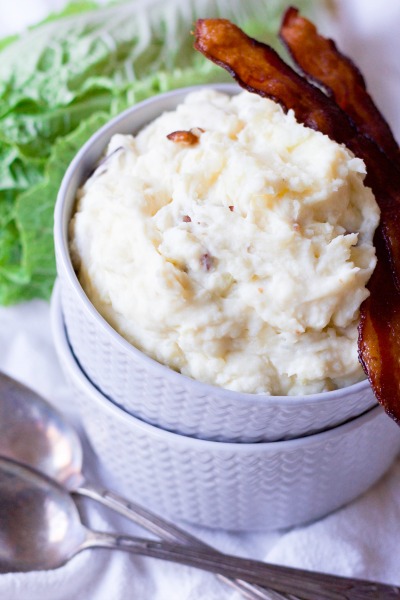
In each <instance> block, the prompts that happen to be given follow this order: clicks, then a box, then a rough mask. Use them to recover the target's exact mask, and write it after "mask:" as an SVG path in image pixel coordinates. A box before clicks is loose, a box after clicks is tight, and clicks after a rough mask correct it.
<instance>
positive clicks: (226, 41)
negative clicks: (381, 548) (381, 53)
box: [195, 19, 400, 421]
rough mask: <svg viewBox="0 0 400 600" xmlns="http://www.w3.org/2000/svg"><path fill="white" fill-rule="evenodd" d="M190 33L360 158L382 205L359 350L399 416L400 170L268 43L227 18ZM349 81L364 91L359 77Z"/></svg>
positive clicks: (249, 82)
mask: <svg viewBox="0 0 400 600" xmlns="http://www.w3.org/2000/svg"><path fill="white" fill-rule="evenodd" d="M195 35H196V41H195V47H196V48H197V49H198V50H199V51H200V52H202V53H203V54H204V55H205V56H206V57H207V58H209V59H210V60H212V61H213V62H215V63H216V64H218V65H220V66H222V67H224V68H225V69H226V70H227V71H228V72H229V73H230V74H231V75H232V76H233V77H234V78H235V79H236V80H237V81H238V83H239V84H240V85H241V86H242V87H244V88H246V89H247V90H249V91H251V92H255V93H257V94H259V95H261V96H264V97H268V98H271V99H273V100H275V101H277V102H279V103H280V104H281V105H282V107H283V108H284V109H285V110H289V109H292V110H293V111H294V113H295V115H296V118H297V120H298V121H300V122H302V123H304V124H305V125H307V126H308V127H311V128H313V129H316V130H319V131H321V132H322V133H325V134H326V135H328V136H329V137H330V138H331V139H333V140H335V141H337V142H339V143H344V144H346V146H347V147H348V148H349V149H350V150H352V151H353V153H354V154H355V155H356V156H359V157H360V158H362V159H363V160H364V162H365V163H366V166H367V177H366V184H367V185H369V186H370V187H371V188H372V189H373V191H374V193H375V196H376V199H377V201H378V204H379V206H380V208H381V224H380V227H379V229H378V231H377V233H376V235H375V244H376V248H377V256H378V264H377V267H376V269H375V271H374V274H373V276H372V278H371V281H370V285H369V288H370V292H371V294H370V297H369V298H368V299H367V300H366V301H365V302H364V303H363V305H362V311H361V322H360V337H359V354H360V361H361V363H362V365H363V367H364V369H365V371H366V373H367V375H368V378H369V380H370V382H371V385H372V387H373V389H374V392H375V394H376V396H377V399H378V400H379V402H380V403H381V404H382V405H383V406H384V408H385V410H386V411H387V412H388V414H389V415H390V416H391V417H392V418H394V419H395V420H396V421H400V393H399V391H400V360H399V358H397V357H400V292H399V289H400V247H399V245H398V244H397V243H396V237H397V235H396V233H397V232H398V231H400V170H398V169H397V168H395V167H394V165H393V162H392V161H391V160H390V159H389V158H388V157H387V156H386V154H385V153H384V152H383V151H382V150H381V149H380V148H379V147H378V145H377V144H376V143H375V141H374V140H373V139H371V138H370V137H367V136H366V135H364V133H363V132H362V131H360V130H359V129H358V128H357V126H356V125H355V123H354V121H353V120H352V119H351V118H350V117H349V116H348V115H347V114H346V112H345V111H344V110H342V109H341V108H340V107H339V106H338V105H337V104H336V102H335V101H334V100H333V99H332V98H329V97H328V96H327V95H326V94H324V93H323V92H322V91H321V90H320V89H318V88H317V87H315V86H314V85H312V84H311V83H310V82H308V81H306V79H304V78H303V77H302V76H301V75H299V74H298V73H296V72H295V71H294V70H293V69H291V68H290V67H289V66H288V65H287V64H286V63H284V62H283V61H282V60H281V58H280V57H279V56H278V55H277V53H276V52H274V50H272V49H271V48H270V47H269V46H266V45H265V44H262V43H261V42H258V41H256V40H254V39H252V38H250V37H248V36H247V35H246V34H245V33H244V32H243V31H241V30H240V29H239V28H238V27H236V26H235V25H234V24H232V23H230V22H229V21H227V20H225V19H202V20H199V21H198V22H197V24H196V31H195ZM355 81H357V83H358V85H359V87H360V88H361V89H362V88H363V87H364V89H365V86H364V83H363V79H362V78H361V80H360V79H359V78H355ZM344 94H345V95H346V92H344ZM380 130H381V131H382V130H383V128H382V126H381V127H380ZM399 237H400V236H399Z"/></svg>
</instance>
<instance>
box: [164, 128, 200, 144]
mask: <svg viewBox="0 0 400 600" xmlns="http://www.w3.org/2000/svg"><path fill="white" fill-rule="evenodd" d="M203 132H204V129H201V128H200V127H192V129H189V130H182V131H173V132H172V133H169V134H168V135H167V138H168V139H169V140H171V142H175V143H176V144H183V145H184V146H194V145H195V144H197V143H198V141H199V137H200V136H201V134H202V133H203Z"/></svg>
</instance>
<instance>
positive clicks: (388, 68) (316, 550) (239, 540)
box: [0, 0, 400, 600]
mask: <svg viewBox="0 0 400 600" xmlns="http://www.w3.org/2000/svg"><path fill="white" fill-rule="evenodd" d="M63 4H64V0H14V1H13V2H10V1H9V0H0V15H1V17H0V36H2V35H6V34H8V33H12V32H13V31H18V30H21V29H22V28H23V27H25V26H26V25H27V24H29V23H31V22H34V21H36V20H37V19H40V18H42V17H44V16H45V15H46V14H47V12H48V11H49V10H52V9H56V8H59V7H61V6H62V5H63ZM340 6H341V11H340V18H339V20H337V21H330V22H327V23H326V24H325V25H324V27H325V31H326V32H329V33H332V32H334V33H335V37H336V39H337V40H338V41H339V42H340V46H341V48H342V49H343V50H344V51H345V52H346V53H348V54H350V55H351V56H352V57H353V59H354V60H355V61H356V62H357V63H358V64H359V66H360V67H361V68H362V70H363V72H364V74H365V75H366V79H367V82H368V84H369V87H370V89H371V90H372V91H373V93H374V96H375V98H376V101H377V103H378V105H379V106H380V107H381V109H382V110H383V112H384V113H385V115H386V117H387V118H388V120H389V121H390V123H391V124H392V126H393V128H394V131H395V133H396V135H397V138H398V139H400V109H399V102H400V61H399V60H398V57H399V55H400V36H399V34H398V30H399V26H400V2H399V0H342V2H341V3H340ZM0 348H1V352H0V369H2V370H4V371H5V372H7V373H9V374H10V375H13V376H15V377H16V378H18V379H20V380H22V381H23V382H25V383H26V384H28V385H30V386H31V387H33V388H35V389H36V390H38V391H39V392H41V393H42V394H43V395H44V396H46V397H47V398H48V399H49V400H51V401H53V402H54V403H55V404H56V405H57V406H59V407H61V408H65V407H66V406H67V405H68V395H69V390H68V386H67V384H66V381H65V379H64V377H63V374H62V372H61V369H60V366H59V364H58V362H57V358H56V356H55V351H54V347H53V342H52V334H51V330H50V320H49V306H48V304H47V303H45V302H41V301H33V302H29V303H25V304H21V305H18V306H14V307H9V308H0ZM399 435H400V432H399ZM87 466H88V467H89V470H90V464H89V465H87ZM88 508H89V514H90V520H91V524H92V525H94V526H96V527H97V528H99V529H106V528H109V529H120V530H122V529H123V530H124V531H126V532H133V533H137V534H141V535H143V532H142V531H140V530H139V529H138V528H136V527H135V526H133V525H130V524H129V523H127V522H126V521H124V520H122V519H118V518H115V517H114V516H112V515H110V513H107V512H105V511H103V510H100V509H97V508H96V507H95V505H94V504H91V505H90V506H89V507H88ZM193 531H194V532H195V533H196V534H197V535H198V536H200V537H202V538H203V539H204V540H205V541H208V542H210V543H213V544H214V545H215V546H217V547H218V548H220V549H221V550H225V551H227V552H230V553H236V554H240V555H242V556H251V557H254V558H258V559H261V560H265V561H269V562H276V563H279V564H285V565H292V566H296V567H301V568H306V569H312V570H318V571H325V572H329V573H337V574H341V575H348V576H355V577H362V578H368V579H376V580H379V581H382V582H386V583H393V584H397V585H400V553H399V550H398V548H399V540H400V460H398V461H397V462H396V463H395V464H394V465H393V467H392V468H391V470H390V471H389V472H388V473H387V474H386V475H385V476H384V478H383V479H382V480H381V481H380V482H379V483H378V484H377V485H375V486H374V487H373V488H372V489H371V490H369V491H368V492H367V493H366V494H364V495H363V496H362V497H361V498H359V499H357V500H356V501H354V502H353V503H351V504H350V505H349V506H346V507H345V508H343V509H341V510H339V511H337V512H336V513H334V514H331V515H329V516H327V517H326V518H324V519H322V520H320V521H318V522H316V523H312V524H309V525H307V526H306V527H301V528H297V529H294V530H291V531H284V532H282V531H281V532H275V533H270V534H265V533H260V534H254V533H252V534H228V533H225V532H221V531H217V532H211V531H206V530H202V529H193ZM0 598H1V599H2V600H16V599H18V600H36V599H37V600H70V599H71V598H82V599H85V600H125V599H127V598H131V599H134V600H150V599H151V600H172V599H173V600H199V599H204V600H223V599H230V600H238V599H239V594H238V593H237V592H234V591H231V590H230V589H229V588H227V587H225V586H224V585H223V584H221V583H219V582H218V581H217V580H216V579H215V578H214V577H213V576H212V575H208V574H204V573H202V572H200V571H196V570H194V569H190V568H186V567H181V566H176V565H172V564H171V565H170V564H168V563H163V562H160V561H156V560H153V559H147V558H140V557H134V556H129V555H124V554H122V553H118V552H109V551H105V550H97V551H87V552H84V553H82V554H81V555H79V556H78V557H76V558H75V559H74V560H72V561H71V562H70V563H69V564H68V565H67V566H66V567H63V568H61V569H58V570H56V571H51V572H41V573H28V574H10V575H2V576H0Z"/></svg>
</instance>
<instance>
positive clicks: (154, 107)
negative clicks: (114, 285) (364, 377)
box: [52, 86, 400, 530]
mask: <svg viewBox="0 0 400 600" xmlns="http://www.w3.org/2000/svg"><path fill="white" fill-rule="evenodd" d="M214 87H216V88H217V89H220V90H221V89H222V90H223V91H225V92H227V93H235V92H236V87H235V86H214ZM188 91H189V90H188V89H184V90H177V91H175V92H171V93H168V94H163V95H160V96H157V97H156V98H153V99H151V100H148V101H145V102H143V103H141V104H139V105H137V106H135V107H134V108H132V109H129V110H128V111H126V112H124V113H122V114H121V115H120V116H119V117H117V118H116V119H114V120H112V121H111V122H110V123H108V124H107V125H106V126H105V127H103V128H102V129H101V130H99V131H98V132H97V134H95V135H94V136H93V137H92V138H91V139H90V140H89V141H88V142H87V143H86V145H85V146H84V147H83V148H82V149H81V151H80V152H79V153H78V154H77V156H76V157H75V159H74V161H73V162H72V163H71V165H70V167H69V168H68V170H67V172H66V175H65V177H64V180H63V183H62V186H61V189H60V193H59V197H58V200H57V206H56V211H55V247H56V259H57V271H58V283H57V285H56V286H55V289H54V293H53V299H52V323H53V331H54V337H55V342H56V347H57V351H58V354H59V357H60V361H61V364H62V365H63V367H64V369H65V373H66V375H67V377H68V379H69V381H70V382H71V384H72V387H73V388H74V392H75V393H74V398H75V400H76V406H77V410H78V411H79V413H80V416H81V419H82V422H83V425H84V428H85V430H86V433H87V436H88V439H89V442H90V444H91V446H92V448H93V450H94V452H95V453H96V455H97V457H98V459H99V461H100V463H101V466H102V469H103V472H104V474H105V476H106V477H107V481H108V483H109V484H112V485H113V487H114V488H115V489H117V490H119V491H120V492H121V493H123V494H125V495H127V496H131V497H132V498H133V499H135V500H136V501H138V502H142V503H143V504H145V505H146V506H148V507H150V508H152V509H153V510H155V511H158V512H159V513H162V514H166V515H168V516H169V517H170V518H171V519H177V520H178V519H179V520H185V521H189V522H192V523H196V524H200V525H205V526H208V527H215V528H224V529H230V530H268V529H274V528H283V527H290V526H294V525H298V524H300V523H304V522H306V521H309V520H312V519H316V518H318V517H321V516H322V515H324V514H327V513H328V512H330V511H332V510H335V509H336V508H338V507H340V506H342V505H343V504H345V503H346V502H349V501H350V500H352V499H353V498H355V497H356V496H358V495H359V494H361V493H362V492H363V491H365V490H366V489H367V488H368V487H369V486H370V485H372V484H373V483H374V482H375V481H376V480H377V479H378V478H379V477H380V476H381V475H382V474H383V473H384V472H385V470H386V469H387V468H388V467H389V465H390V464H391V462H392V461H393V459H394V457H395V456H396V455H397V453H398V452H399V450H400V435H399V432H398V428H397V426H396V425H395V424H394V423H393V422H392V421H391V420H390V419H389V418H388V417H387V416H386V415H385V414H384V412H383V410H382V409H381V408H380V407H378V406H377V403H376V400H375V397H374V395H373V393H372V390H371V388H370V386H369V384H368V382H367V381H363V382H360V383H357V384H355V385H352V386H350V387H347V388H344V389H341V390H336V391H331V392H325V393H321V394H314V395H308V396H295V397H289V396H285V397H280V396H268V395H260V394H242V393H239V392H234V391H230V390H224V389H222V388H219V387H216V386H212V385H208V384H205V383H201V382H198V381H195V380H193V379H190V378H189V377H186V376H184V375H182V374H180V373H177V372H175V371H173V370H172V369H170V368H168V367H166V366H164V365H161V364H159V363H158V362H156V361H155V360H153V359H151V358H149V357H148V356H146V355H145V354H143V353H142V352H141V351H140V350H138V349H137V348H135V347H134V346H132V345H131V344H130V343H128V342H127V341H126V340H125V339H123V338H122V337H121V336H120V335H119V334H118V333H117V332H116V331H115V330H114V329H113V328H112V327H111V326H110V325H109V324H108V323H107V322H106V321H105V320H104V319H103V317H102V316H101V315H100V314H99V313H98V312H97V311H96V309H95V308H94V306H93V305H92V304H91V302H90V300H89V299H88V297H87V296H86V294H85V292H84V291H83V289H82V287H81V286H80V283H79V281H78V278H77V276H76V274H75V272H74V269H73V266H72V262H71V258H70V254H69V249H68V245H69V244H68V226H69V221H70V219H71V216H72V214H73V211H74V204H75V198H76V193H77V190H78V188H79V187H80V186H81V185H82V183H83V182H84V181H85V179H86V178H87V176H88V174H89V173H90V172H92V171H93V166H94V165H95V164H96V163H97V161H98V160H99V158H100V157H101V155H102V153H103V152H104V149H105V147H106V146H107V143H108V141H109V140H110V138H111V136H112V135H113V134H115V133H132V132H135V131H137V130H139V129H140V128H141V127H143V125H145V124H147V123H148V122H150V121H152V120H153V119H154V118H156V117H157V116H158V115H159V114H161V113H162V112H164V111H166V110H171V109H173V108H175V107H176V106H177V105H178V104H179V103H180V102H182V100H183V98H184V97H185V96H186V94H187V93H188Z"/></svg>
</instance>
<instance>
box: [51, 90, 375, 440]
mask: <svg viewBox="0 0 400 600" xmlns="http://www.w3.org/2000/svg"><path fill="white" fill-rule="evenodd" d="M214 87H217V88H219V89H223V90H226V91H229V92H230V93H233V92H234V90H236V89H237V88H236V87H235V86H232V85H220V86H214ZM192 89H193V88H192ZM187 92H188V89H183V90H177V91H174V92H170V93H167V94H163V95H160V96H157V97H155V98H152V99H150V100H147V101H145V102H142V103H141V104H138V105H136V106H135V107H133V108H132V109H129V110H128V111H126V112H124V113H122V114H121V115H120V116H119V117H117V118H115V119H114V120H112V121H111V122H110V123H108V124H107V125H106V126H105V127H103V128H102V129H101V130H99V132H98V133H97V134H96V135H94V136H93V137H92V138H91V139H90V140H89V141H88V142H87V144H86V145H85V146H84V147H83V148H82V149H81V151H80V152H79V153H78V155H77V156H76V158H75V159H74V161H73V162H72V163H71V165H70V167H69V168H68V170H67V172H66V175H65V177H64V180H63V183H62V186H61V189H60V192H59V195H58V199H57V205H56V211H55V230H54V231H55V246H56V258H57V270H58V276H59V280H60V284H61V295H62V304H63V311H64V314H65V322H66V326H67V330H68V336H69V339H70V343H71V345H72V347H73V349H74V353H75V355H76V357H77V359H78V361H79V363H80V365H81V367H82V369H83V370H84V372H85V373H86V375H87V376H88V377H89V378H90V379H91V381H92V382H94V383H95V385H96V386H97V387H98V388H99V389H100V390H101V391H102V392H103V393H104V394H105V395H106V396H108V397H109V398H111V399H112V400H113V401H114V402H116V403H117V404H118V405H120V406H122V407H123V408H124V409H125V410H127V411H128V412H130V413H131V414H133V415H135V416H137V417H139V418H140V419H143V420H145V421H147V422H148V423H152V424H154V425H158V426H160V427H162V428H164V429H168V430H170V431H175V432H178V433H182V434H185V435H192V436H194V437H200V438H203V439H211V440H219V441H241V442H253V441H274V440H280V439H289V438H293V437H297V436H299V435H304V434H307V433H313V432H317V431H323V430H324V429H326V428H329V427H332V426H334V425H337V424H339V423H343V422H345V421H347V420H348V419H351V418H353V417H355V416H358V415H360V414H361V413H363V412H364V411H366V410H368V409H369V408H371V407H372V406H374V405H376V399H375V397H374V395H373V392H372V390H371V388H370V386H369V384H368V382H367V381H364V382H361V383H359V384H356V385H354V386H351V387H348V388H346V389H344V390H338V391H333V392H328V393H324V394H314V395H309V396H303V397H300V396H296V397H280V396H272V397H271V396H266V395H255V394H242V393H238V392H232V391H228V390H224V389H221V388H219V387H216V386H212V385H207V384H203V383H200V382H197V381H194V380H192V379H190V378H188V377H185V376H183V375H181V374H179V373H176V372H175V371H173V370H171V369H169V368H168V367H165V366H163V365H160V364H159V363H157V362H156V361H154V360H152V359H150V358H149V357H147V356H145V355H144V354H143V353H142V352H140V351H139V350H137V349H136V348H134V347H133V346H132V345H131V344H129V343H128V342H127V341H125V340H124V339H123V338H122V337H121V336H120V335H119V334H118V333H116V332H115V331H114V330H113V329H112V328H111V327H110V326H109V325H108V323H107V322H106V321H105V320H104V319H103V318H102V317H101V316H100V315H99V313H98V312H97V311H96V310H95V308H94V307H93V305H92V304H91V303H90V301H89V300H88V298H87V297H86V295H85V293H84V292H83V290H82V288H81V286H80V284H79V282H78V279H77V277H76V275H75V272H74V270H73V267H72V264H71V260H70V257H69V252H68V223H69V220H70V217H71V214H72V211H73V206H74V200H75V194H76V190H77V188H78V187H79V186H80V185H81V184H82V182H83V181H84V180H85V178H86V177H87V175H88V173H90V172H91V171H92V169H93V165H94V164H95V163H96V161H97V160H98V158H99V157H100V156H101V154H102V152H103V151H104V148H105V146H106V145H107V142H108V141H109V139H110V137H111V136H112V135H113V134H114V133H117V132H120V133H131V132H135V131H137V130H138V129H140V127H141V126H143V125H144V124H145V123H148V122H149V121H151V120H153V119H154V118H155V117H156V116H158V115H159V114H160V113H161V112H163V111H165V110H171V109H173V108H174V107H175V106H176V105H177V104H178V103H180V102H181V101H182V99H183V98H184V96H185V95H186V94H187Z"/></svg>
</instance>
